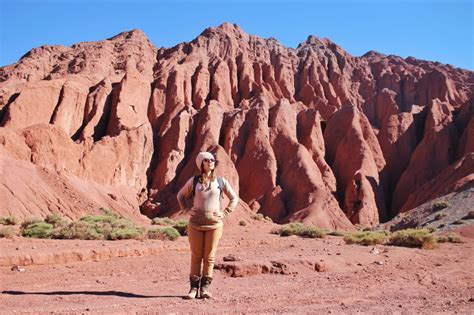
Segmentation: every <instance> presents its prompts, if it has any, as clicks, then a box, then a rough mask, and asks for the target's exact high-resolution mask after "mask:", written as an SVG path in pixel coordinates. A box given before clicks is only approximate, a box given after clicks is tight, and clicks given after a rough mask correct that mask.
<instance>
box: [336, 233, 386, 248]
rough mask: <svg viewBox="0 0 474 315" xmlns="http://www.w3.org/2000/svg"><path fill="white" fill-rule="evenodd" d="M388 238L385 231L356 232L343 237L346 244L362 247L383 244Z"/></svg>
mask: <svg viewBox="0 0 474 315" xmlns="http://www.w3.org/2000/svg"><path fill="white" fill-rule="evenodd" d="M387 236H388V232H387V231H358V232H354V233H350V234H346V235H345V236H344V242H346V243H347V244H359V245H364V246H369V245H377V244H383V243H384V242H385V239H386V238H387Z"/></svg>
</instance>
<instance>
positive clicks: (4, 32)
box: [0, 0, 474, 70]
mask: <svg viewBox="0 0 474 315" xmlns="http://www.w3.org/2000/svg"><path fill="white" fill-rule="evenodd" d="M473 2H474V0H397V1H395V0H378V1H375V0H360V1H356V0H352V1H351V0H333V1H329V0H327V1H318V0H314V1H309V0H304V1H303V0H294V1H290V0H286V1H281V0H273V1H269V0H253V1H248V0H241V1H235V0H227V1H226V0H220V1H217V0H212V1H204V0H202V1H198V0H194V1H193V0H187V1H185V0H174V1H159V0H158V1H151V0H135V1H133V0H128V1H125V0H115V1H113V0H95V1H93V0H69V1H68V0H36V1H34V0H0V3H1V5H0V66H5V65H7V64H11V63H15V62H16V61H17V60H18V59H19V58H20V57H21V56H22V55H24V54H25V53H26V52H28V51H29V50H30V49H32V48H34V47H38V46H41V45H45V44H47V45H66V46H70V45H72V44H74V43H78V42H83V41H97V40H103V39H106V38H109V37H112V36H114V35H116V34H118V33H120V32H123V31H127V30H131V29H135V28H138V29H141V30H143V31H144V32H145V34H146V35H147V36H148V38H149V39H150V40H151V41H152V42H153V43H154V45H155V46H157V47H172V46H174V45H176V44H178V43H180V42H185V41H191V40H193V39H194V38H195V37H196V36H198V35H199V34H200V33H201V32H202V31H203V30H204V29H205V28H207V27H209V26H217V25H219V24H221V23H223V22H231V23H237V24H238V25H239V26H240V27H241V28H242V29H243V30H244V31H245V32H247V33H249V34H253V35H257V36H260V37H263V38H268V37H275V38H276V39H277V40H278V41H279V42H281V43H282V44H283V45H285V46H288V47H296V46H297V45H298V44H299V43H301V42H303V41H305V40H306V38H307V37H308V36H309V35H315V36H318V37H327V38H329V39H331V40H332V41H333V42H335V43H336V44H338V45H340V46H341V47H342V48H343V49H345V50H346V51H347V52H349V53H350V54H352V55H354V56H360V55H363V54H364V53H365V52H367V51H369V50H375V51H378V52H381V53H384V54H393V55H398V56H402V57H408V56H413V57H415V58H419V59H425V60H433V61H439V62H442V63H448V64H451V65H453V66H456V67H461V68H465V69H469V70H474V48H473V46H474V38H473V37H474V35H473V33H474V31H473V30H474V24H473V15H474V12H473V11H474V8H473Z"/></svg>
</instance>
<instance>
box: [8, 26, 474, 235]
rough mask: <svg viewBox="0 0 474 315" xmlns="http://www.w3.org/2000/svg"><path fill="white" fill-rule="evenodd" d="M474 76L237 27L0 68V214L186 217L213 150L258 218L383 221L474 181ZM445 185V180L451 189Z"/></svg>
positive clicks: (31, 57)
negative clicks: (181, 197) (196, 179)
mask: <svg viewBox="0 0 474 315" xmlns="http://www.w3.org/2000/svg"><path fill="white" fill-rule="evenodd" d="M473 113H474V72H472V71H467V70H463V69H459V68H454V67H452V66H450V65H443V64H440V63H437V62H430V61H422V60H417V59H414V58H411V57H409V58H406V59H403V58H400V57H397V56H385V55H382V54H379V53H376V52H368V53H367V54H365V55H364V56H362V57H354V56H351V55H349V54H348V53H347V52H345V51H344V50H343V49H342V48H340V47H339V46H337V45H336V44H334V43H332V42H331V41H330V40H328V39H319V38H316V37H313V36H310V37H309V38H308V39H307V40H306V41H305V42H304V43H301V44H300V45H299V46H298V47H297V48H296V49H293V48H287V47H284V46H282V45H281V44H280V43H278V41H276V40H275V39H273V38H270V39H263V38H260V37H257V36H253V35H249V34H246V33H245V32H243V31H242V29H240V28H239V27H238V26H237V25H232V24H228V23H225V24H223V25H220V26H218V27H215V28H208V29H206V30H205V31H204V32H203V33H202V34H201V35H199V36H198V37H197V38H196V39H194V40H193V41H191V42H187V43H182V44H179V45H177V46H175V47H172V48H160V49H157V48H156V47H155V46H154V45H153V44H152V43H151V42H150V41H149V40H148V39H147V37H146V36H145V35H144V34H143V32H141V31H139V30H133V31H130V32H124V33H121V34H119V35H117V36H115V37H113V38H110V39H107V40H104V41H99V42H86V43H79V44H76V45H73V46H72V47H64V46H42V47H39V48H35V49H33V50H31V51H30V52H28V53H27V54H26V55H25V56H23V57H22V58H21V59H20V60H19V61H18V62H17V63H16V64H13V65H9V66H6V67H3V68H0V127H1V128H0V159H1V160H0V167H1V169H0V170H1V173H2V176H1V184H2V185H1V186H0V193H1V200H2V202H1V205H0V215H7V214H13V215H16V216H18V217H28V216H45V215H47V214H48V213H51V212H58V211H59V212H62V213H64V214H65V215H67V216H69V217H71V218H75V217H77V216H80V215H83V214H84V213H89V212H93V211H97V209H98V208H99V207H109V208H113V209H115V210H116V211H119V212H121V213H123V214H127V215H128V216H132V217H135V218H137V219H139V218H140V216H141V214H140V213H142V214H145V215H147V216H148V217H154V216H164V215H179V214H180V213H179V212H177V208H178V207H177V203H176V200H175V199H176V198H175V195H176V192H177V190H179V188H180V187H181V186H182V185H183V184H184V183H185V181H186V180H187V179H188V178H189V177H190V176H192V175H193V174H195V173H196V171H197V169H196V167H195V162H194V160H195V157H196V154H197V153H198V152H199V151H202V150H209V151H211V152H213V153H214V154H215V155H216V156H217V158H218V160H219V162H220V163H219V167H218V168H219V172H220V174H221V175H223V176H225V177H226V178H228V179H229V181H230V182H231V183H232V184H233V185H234V187H236V190H237V191H238V192H239V195H240V197H241V199H242V202H241V203H240V206H239V207H238V209H237V211H236V214H235V215H234V216H233V217H232V220H234V221H236V222H237V221H238V220H239V217H241V216H248V215H251V214H253V213H256V212H259V213H262V214H263V215H266V216H270V217H271V218H272V219H273V220H274V221H277V222H288V221H302V222H306V223H312V224H314V225H317V226H320V227H326V228H329V229H346V230H347V229H351V228H352V224H357V223H360V224H364V225H376V224H378V223H379V222H381V221H386V220H387V219H389V218H391V217H393V216H394V215H396V214H397V213H399V212H400V211H408V210H410V209H412V208H413V207H416V206H417V205H419V204H420V203H422V202H426V201H427V200H430V199H432V198H436V197H439V196H440V195H441V194H445V193H448V192H451V191H453V190H459V189H462V188H463V187H465V186H466V185H468V184H472V182H473V181H474V178H473V177H474V176H473V174H474V164H473V163H474V161H473V160H474V153H473V152H474V118H473ZM440 183H442V184H440Z"/></svg>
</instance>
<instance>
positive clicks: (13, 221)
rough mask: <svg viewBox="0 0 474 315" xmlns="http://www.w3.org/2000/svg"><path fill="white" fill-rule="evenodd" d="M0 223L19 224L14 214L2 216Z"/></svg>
mask: <svg viewBox="0 0 474 315" xmlns="http://www.w3.org/2000/svg"><path fill="white" fill-rule="evenodd" d="M0 224H3V225H17V224H18V219H17V218H16V217H14V216H12V215H9V216H6V217H1V218H0Z"/></svg>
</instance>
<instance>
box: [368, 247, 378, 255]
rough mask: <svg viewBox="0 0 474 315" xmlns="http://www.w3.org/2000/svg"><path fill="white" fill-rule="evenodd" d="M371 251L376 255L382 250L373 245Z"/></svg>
mask: <svg viewBox="0 0 474 315" xmlns="http://www.w3.org/2000/svg"><path fill="white" fill-rule="evenodd" d="M370 253H371V254H374V255H378V254H380V251H379V250H378V249H377V247H372V249H371V250H370Z"/></svg>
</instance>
